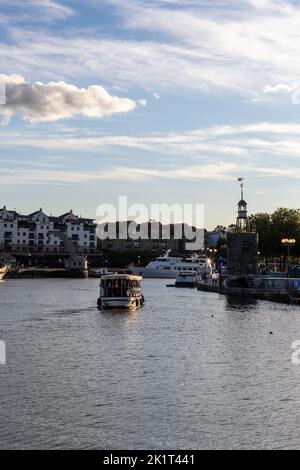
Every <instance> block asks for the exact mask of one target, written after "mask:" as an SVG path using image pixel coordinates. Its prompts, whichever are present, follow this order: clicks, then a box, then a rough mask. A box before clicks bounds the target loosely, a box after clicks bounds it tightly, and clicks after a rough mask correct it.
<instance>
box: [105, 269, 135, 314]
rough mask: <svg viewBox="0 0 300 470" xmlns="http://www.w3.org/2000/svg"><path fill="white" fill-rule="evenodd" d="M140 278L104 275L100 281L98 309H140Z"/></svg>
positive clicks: (126, 275) (125, 275) (127, 275)
mask: <svg viewBox="0 0 300 470" xmlns="http://www.w3.org/2000/svg"><path fill="white" fill-rule="evenodd" d="M141 281H142V277H141V276H134V275H132V274H106V275H104V276H102V277H101V280H100V295H99V298H98V303H97V304H98V308H103V309H109V308H111V309H117V308H123V309H136V308H139V307H142V305H143V303H144V296H143V294H142V288H141Z"/></svg>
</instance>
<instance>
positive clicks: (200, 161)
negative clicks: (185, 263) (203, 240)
mask: <svg viewBox="0 0 300 470" xmlns="http://www.w3.org/2000/svg"><path fill="white" fill-rule="evenodd" d="M0 34H1V42H0V160H1V172H0V196H1V197H0V199H1V200H0V205H1V204H6V205H7V206H8V207H9V208H11V209H14V208H16V209H17V210H19V211H20V212H25V213H26V212H30V211H33V210H35V209H37V208H39V207H43V209H44V210H45V211H46V212H49V213H50V212H52V213H54V214H55V213H61V212H65V211H66V210H68V209H70V208H73V209H74V211H75V212H77V213H79V214H82V215H87V216H91V217H94V216H95V212H96V208H97V206H98V205H99V204H100V203H103V202H105V203H107V202H111V203H115V202H116V201H117V198H118V196H119V195H128V197H129V201H130V202H142V203H145V204H150V203H151V202H153V203H177V202H181V203H202V204H205V217H206V225H207V227H208V228H213V227H214V226H215V225H216V224H225V225H226V224H230V223H232V222H233V221H234V218H235V210H236V207H235V204H236V201H237V199H238V193H239V191H238V183H237V181H236V179H237V178H238V177H239V176H242V175H243V176H245V178H246V198H247V200H248V203H249V210H250V212H255V211H272V210H274V209H275V208H276V207H277V206H289V207H299V193H300V188H299V183H300V165H299V162H300V50H299V43H300V5H299V1H296V0H294V1H293V0H239V1H237V0H227V1H225V0H224V1H222V0H72V1H68V0H64V1H63V0H0ZM4 89H5V91H6V93H5V104H4V100H3V90H4ZM1 201H2V202H1Z"/></svg>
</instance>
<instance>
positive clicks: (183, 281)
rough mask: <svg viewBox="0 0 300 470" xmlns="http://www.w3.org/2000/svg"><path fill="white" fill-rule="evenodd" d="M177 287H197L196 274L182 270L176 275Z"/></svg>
mask: <svg viewBox="0 0 300 470" xmlns="http://www.w3.org/2000/svg"><path fill="white" fill-rule="evenodd" d="M175 287H196V276H195V274H193V273H185V272H181V273H180V274H179V275H178V276H177V277H176V281H175Z"/></svg>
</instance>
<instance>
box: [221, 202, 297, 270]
mask: <svg viewBox="0 0 300 470" xmlns="http://www.w3.org/2000/svg"><path fill="white" fill-rule="evenodd" d="M249 224H250V229H251V230H252V231H254V232H257V233H258V236H259V242H258V250H259V252H260V257H261V258H262V259H263V260H264V261H265V262H266V263H268V262H269V261H270V259H273V258H282V257H286V256H287V247H286V246H284V245H283V244H282V240H283V239H294V240H295V245H293V246H291V247H290V257H291V258H293V259H295V261H296V260H297V258H300V209H287V208H283V207H281V208H278V209H277V210H276V211H274V212H273V213H272V214H269V213H266V212H259V213H257V214H253V215H251V216H250V217H249ZM220 228H222V229H223V230H224V229H226V231H229V232H236V231H238V227H237V226H236V225H234V224H233V225H230V226H229V227H227V228H226V227H220V226H218V227H216V229H218V230H220ZM217 248H218V251H219V252H220V254H221V255H222V254H223V255H225V253H226V240H225V239H224V238H223V237H221V238H220V240H219V243H218V247H217Z"/></svg>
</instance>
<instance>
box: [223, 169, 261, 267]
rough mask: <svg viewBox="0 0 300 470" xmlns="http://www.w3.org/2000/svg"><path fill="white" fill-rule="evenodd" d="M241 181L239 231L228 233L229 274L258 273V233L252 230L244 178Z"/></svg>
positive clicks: (237, 227)
mask: <svg viewBox="0 0 300 470" xmlns="http://www.w3.org/2000/svg"><path fill="white" fill-rule="evenodd" d="M239 181H240V182H241V199H240V201H239V203H238V215H237V221H236V230H237V231H236V232H235V233H231V232H228V233H227V274H228V275H229V276H244V275H249V274H256V273H257V265H258V235H257V233H254V232H251V230H250V225H249V219H248V212H247V203H246V201H245V199H244V184H243V178H240V179H239Z"/></svg>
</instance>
